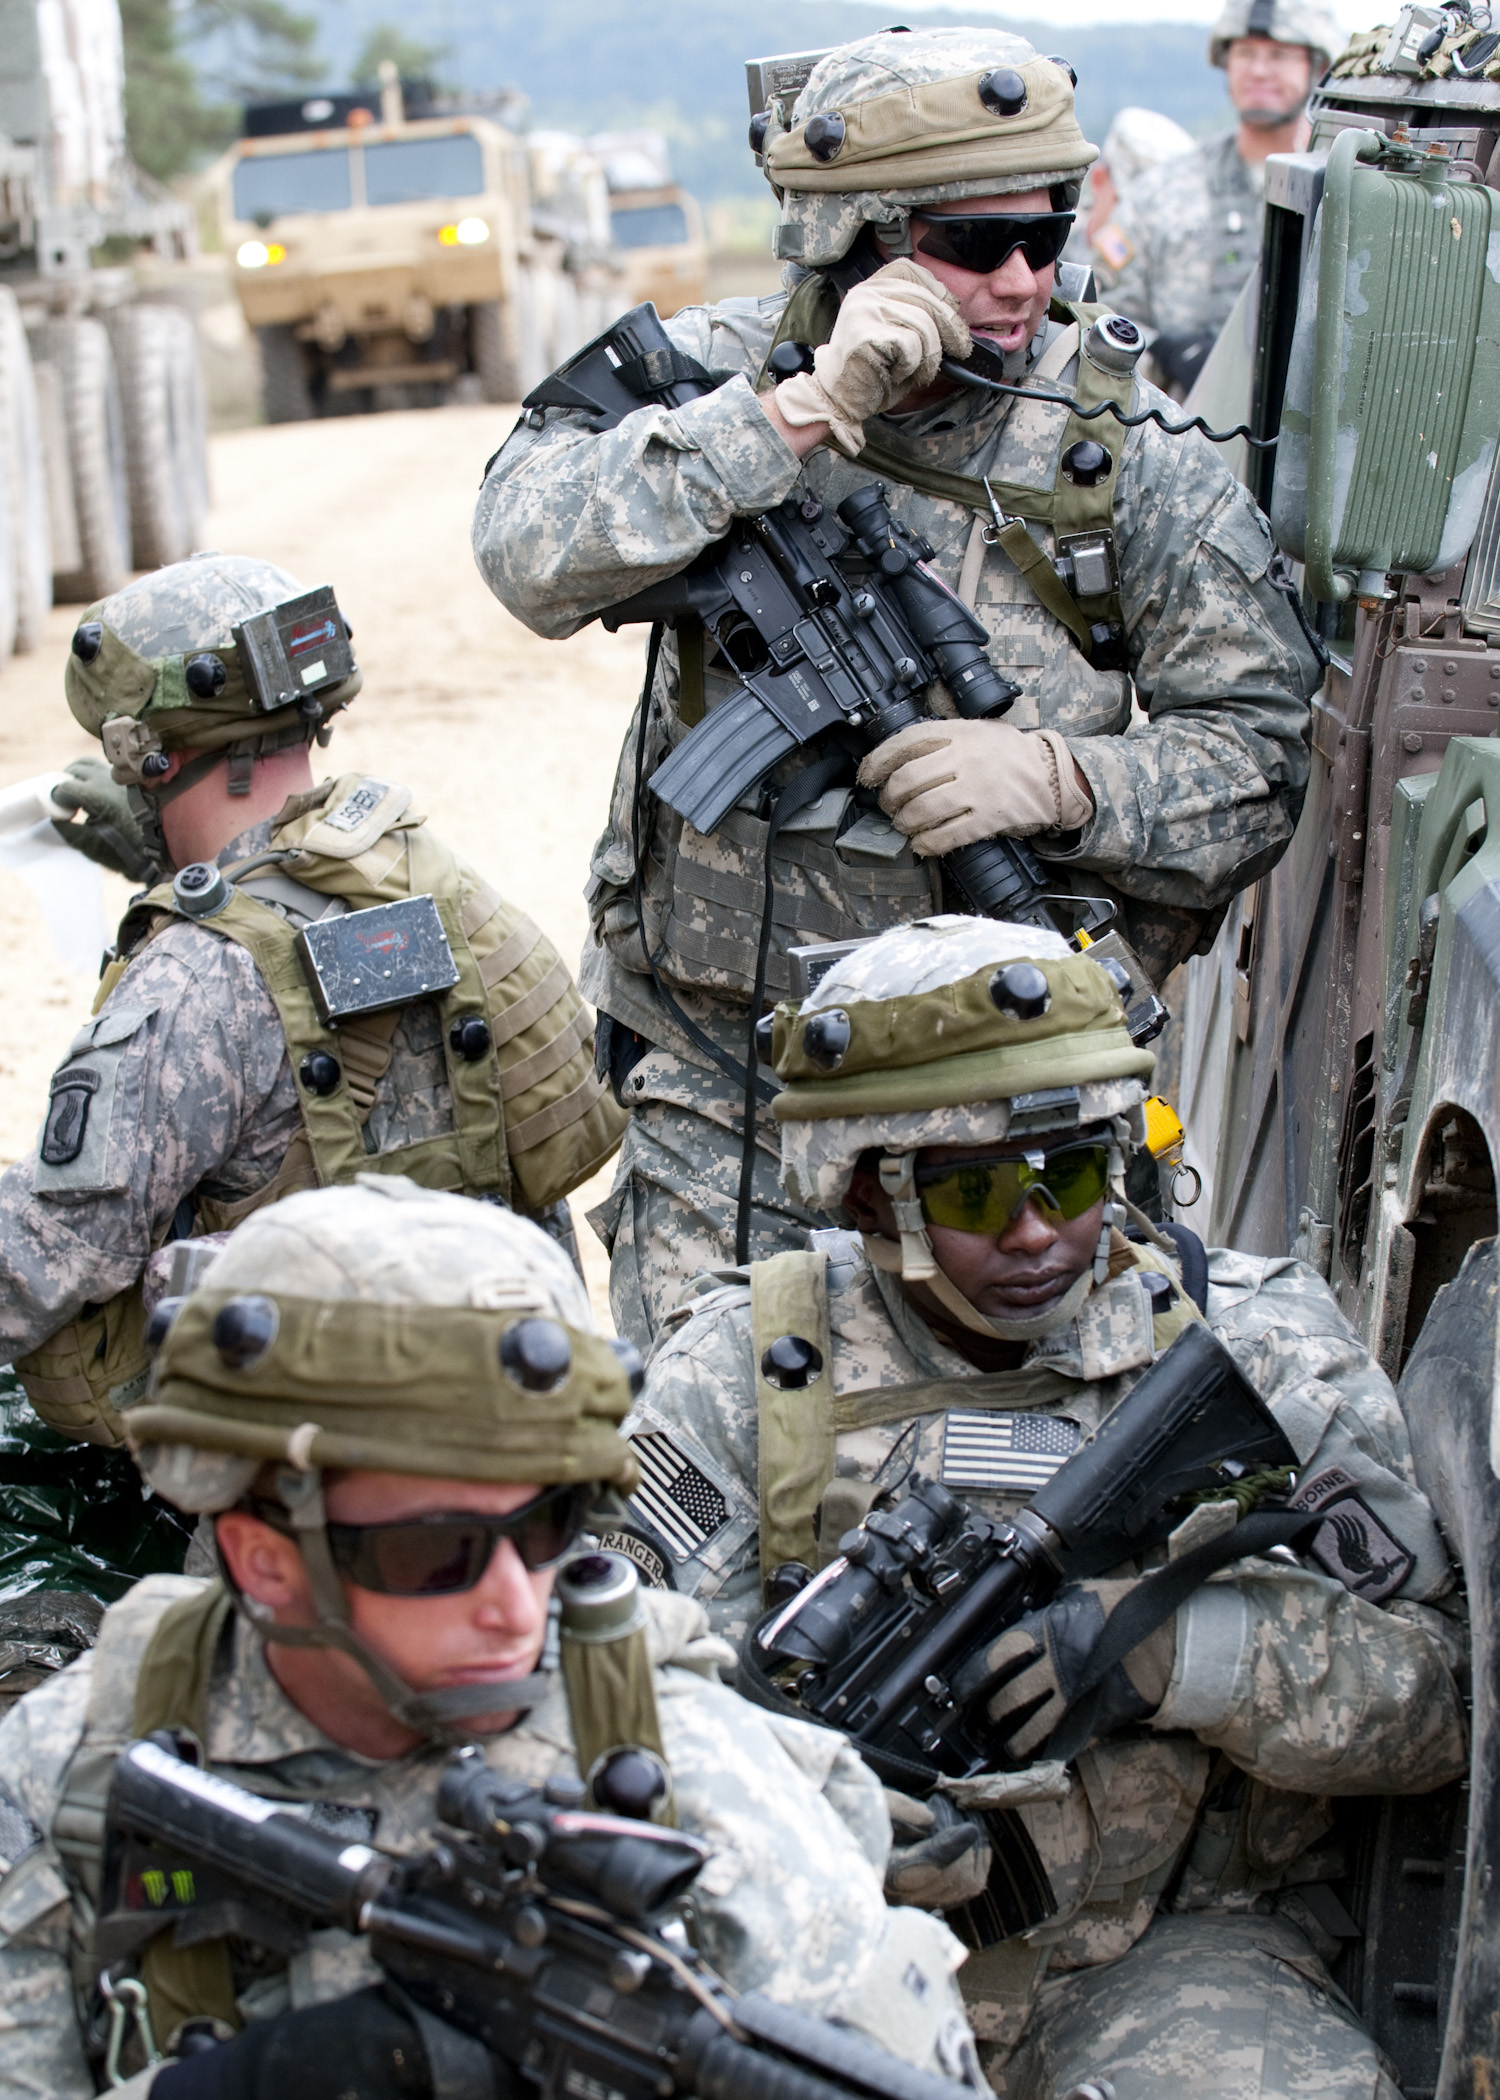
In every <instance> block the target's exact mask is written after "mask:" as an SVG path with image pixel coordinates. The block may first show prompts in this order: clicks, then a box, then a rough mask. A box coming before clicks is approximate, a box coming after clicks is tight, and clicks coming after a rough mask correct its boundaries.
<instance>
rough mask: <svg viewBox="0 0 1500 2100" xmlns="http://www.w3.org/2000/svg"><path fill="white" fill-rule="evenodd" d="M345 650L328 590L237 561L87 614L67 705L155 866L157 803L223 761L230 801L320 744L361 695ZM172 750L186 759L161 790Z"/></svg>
mask: <svg viewBox="0 0 1500 2100" xmlns="http://www.w3.org/2000/svg"><path fill="white" fill-rule="evenodd" d="M351 640H352V634H351V631H350V628H349V625H348V622H347V621H346V620H345V619H344V616H343V614H342V613H341V612H340V611H339V608H338V605H337V603H336V601H335V599H334V595H333V592H332V591H331V590H329V589H328V588H327V587H326V586H325V587H322V588H320V589H316V590H311V591H309V590H308V589H307V588H306V586H305V585H303V584H301V583H299V582H298V581H297V579H296V577H295V576H290V575H288V574H287V572H286V570H285V569H280V568H277V567H276V565H275V564H274V563H273V562H268V561H258V560H256V559H254V558H253V557H251V556H248V555H242V554H195V555H194V556H193V557H192V559H191V560H189V561H181V562H174V563H173V564H172V565H171V566H170V567H169V568H165V569H157V570H155V571H153V572H152V573H151V574H150V575H148V576H142V577H139V578H137V580H136V581H135V582H134V583H129V584H127V585H126V586H125V588H124V589H123V590H121V591H116V592H115V593H114V595H113V596H112V597H109V598H103V599H101V600H100V601H99V602H98V603H97V604H95V605H91V606H89V607H88V609H87V610H86V612H85V613H84V615H83V618H82V619H81V620H80V621H79V623H78V626H77V628H76V629H75V630H74V634H73V642H72V648H71V651H70V653H69V657H68V667H67V674H66V678H65V686H66V690H67V696H68V706H69V707H70V708H71V710H72V713H73V717H74V719H75V721H77V722H78V723H80V724H81V725H82V727H83V728H85V729H86V730H87V731H88V732H89V734H90V735H91V736H96V737H98V738H99V739H100V741H101V742H102V744H103V745H104V755H105V757H106V758H107V759H108V760H109V763H110V770H111V773H112V775H113V777H114V779H115V781H116V783H117V784H118V785H119V786H121V787H125V788H128V789H129V790H130V791H131V797H130V799H131V809H132V812H133V814H134V815H135V817H136V819H137V821H138V822H139V823H140V824H141V826H142V829H143V830H144V831H145V832H146V835H147V838H148V842H149V843H150V844H151V846H152V848H153V850H154V851H155V852H156V853H157V856H158V858H159V859H161V860H162V861H163V863H165V859H166V854H165V849H164V847H163V846H162V844H161V838H160V825H159V812H160V809H161V806H162V805H163V803H165V802H170V801H171V800H172V799H173V798H174V797H175V796H176V795H179V794H181V793H182V791H183V790H184V789H185V788H188V787H191V786H192V785H193V783H194V782H195V781H196V780H199V779H201V778H202V777H203V775H204V774H205V773H207V772H208V771H210V770H211V769H212V768H213V767H214V766H216V765H219V764H221V763H224V762H226V761H227V763H228V766H229V792H230V793H231V794H236V793H240V794H244V793H248V791H249V786H250V775H251V769H252V767H253V766H254V763H255V760H256V759H257V758H260V757H264V756H266V755H268V754H269V753H271V752H273V751H280V750H285V749H287V748H288V747H290V746H292V745H296V744H305V743H310V742H311V741H312V740H313V738H314V737H316V738H317V739H318V740H319V742H321V743H326V742H327V740H328V736H329V734H330V730H329V726H328V725H329V723H330V722H331V720H332V717H333V716H334V715H335V714H337V713H338V712H339V710H340V709H342V708H345V707H347V706H348V705H349V703H350V701H351V700H353V698H354V697H355V695H356V694H357V693H358V691H359V689H360V685H361V683H362V680H361V677H360V673H359V670H358V668H357V666H356V664H355V661H354V655H353V651H352V649H351V647H350V643H351ZM171 751H181V752H190V753H193V754H194V756H193V757H191V758H190V759H189V760H188V762H187V763H186V764H184V765H183V766H182V767H181V768H180V770H179V771H178V772H177V774H176V775H175V776H174V777H173V779H172V780H171V781H170V782H168V784H167V785H166V786H165V787H162V786H159V785H157V783H158V782H159V781H160V777H161V774H162V773H163V772H165V771H166V765H165V754H166V753H167V752H171ZM147 787H151V788H152V789H153V792H152V793H151V794H149V795H148V794H146V793H144V792H143V790H144V789H145V788H147Z"/></svg>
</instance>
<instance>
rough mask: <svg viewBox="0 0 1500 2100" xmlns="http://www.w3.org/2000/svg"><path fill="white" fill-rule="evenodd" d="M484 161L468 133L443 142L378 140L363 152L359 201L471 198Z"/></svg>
mask: <svg viewBox="0 0 1500 2100" xmlns="http://www.w3.org/2000/svg"><path fill="white" fill-rule="evenodd" d="M483 190H484V156H483V154H482V153H481V152H480V150H479V141H478V139H476V138H475V137H473V135H472V134H471V133H469V132H455V133H454V134H453V135H452V136H450V137H448V138H435V139H384V140H381V141H379V142H378V143H373V144H371V145H368V146H366V148H365V201H366V203H368V204H419V203H420V202H421V201H422V200H423V198H425V197H477V196H480V195H481V194H482V193H483Z"/></svg>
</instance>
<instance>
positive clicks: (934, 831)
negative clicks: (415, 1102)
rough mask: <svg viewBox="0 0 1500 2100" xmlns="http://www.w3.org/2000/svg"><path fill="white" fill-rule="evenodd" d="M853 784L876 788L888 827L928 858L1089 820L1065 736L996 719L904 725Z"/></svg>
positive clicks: (1087, 798)
mask: <svg viewBox="0 0 1500 2100" xmlns="http://www.w3.org/2000/svg"><path fill="white" fill-rule="evenodd" d="M859 784H860V786H861V787H876V788H879V789H880V806H881V808H882V809H883V810H884V811H885V813H886V815H887V816H888V817H889V818H890V820H891V822H892V823H893V824H894V825H895V826H896V828H897V830H898V831H904V832H905V833H906V835H907V837H908V838H909V839H910V840H911V842H912V846H913V848H914V849H915V850H916V852H918V853H922V854H928V855H931V854H938V853H952V852H954V851H955V850H956V848H958V847H959V846H969V845H972V844H973V842H974V840H975V839H994V838H1009V839H1024V838H1029V837H1030V836H1031V834H1032V833H1033V832H1036V831H1076V830H1077V829H1078V827H1079V826H1080V825H1081V824H1086V823H1087V822H1088V820H1089V818H1090V817H1091V816H1092V815H1093V814H1094V804H1093V801H1092V799H1091V798H1090V796H1088V795H1087V794H1086V793H1085V792H1084V790H1083V789H1082V788H1081V787H1080V786H1079V785H1078V775H1077V773H1076V771H1075V770H1074V766H1073V754H1072V752H1071V751H1070V750H1069V749H1068V745H1067V740H1066V738H1064V737H1062V736H1060V735H1059V734H1058V732H1057V731H1056V730H1055V729H1012V728H1011V727H1010V726H1009V724H1008V723H1005V722H966V721H962V720H959V721H936V722H914V723H913V724H912V726H911V728H910V729H901V730H898V731H897V733H896V734H895V736H892V737H887V738H886V740H885V742H884V743H883V744H880V745H878V746H877V747H876V749H875V750H873V751H872V752H871V753H870V754H869V756H868V757H867V758H866V759H865V760H864V762H863V763H862V764H861V766H860V769H859Z"/></svg>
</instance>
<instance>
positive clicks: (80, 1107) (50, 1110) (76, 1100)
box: [42, 1065, 104, 1167]
mask: <svg viewBox="0 0 1500 2100" xmlns="http://www.w3.org/2000/svg"><path fill="white" fill-rule="evenodd" d="M103 1083H104V1075H103V1074H102V1073H101V1072H98V1071H96V1070H95V1069H94V1068H93V1067H92V1066H91V1065H64V1067H63V1069H62V1070H61V1071H60V1072H56V1073H54V1074H53V1077H52V1085H51V1088H50V1093H51V1100H50V1101H49V1103H48V1106H47V1122H46V1126H45V1128H44V1129H43V1131H42V1159H43V1162H44V1164H45V1165H47V1166H49V1167H65V1166H67V1165H69V1163H70V1162H71V1161H73V1160H75V1159H77V1157H78V1155H79V1153H80V1152H81V1151H82V1150H83V1141H84V1139H85V1137H86V1136H87V1135H88V1127H89V1109H90V1107H91V1106H92V1103H93V1098H94V1096H95V1094H97V1093H98V1091H99V1089H100V1087H101V1086H102V1085H103Z"/></svg>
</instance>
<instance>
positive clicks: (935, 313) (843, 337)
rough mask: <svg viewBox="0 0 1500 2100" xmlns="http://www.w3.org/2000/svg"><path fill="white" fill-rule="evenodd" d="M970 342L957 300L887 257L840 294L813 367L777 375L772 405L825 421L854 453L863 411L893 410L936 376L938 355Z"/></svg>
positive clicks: (959, 351)
mask: <svg viewBox="0 0 1500 2100" xmlns="http://www.w3.org/2000/svg"><path fill="white" fill-rule="evenodd" d="M973 347H974V338H973V337H972V336H971V335H970V333H969V330H968V327H967V324H966V323H965V321H964V319H963V316H962V315H961V314H960V312H959V310H958V301H957V300H956V299H955V298H954V296H953V294H952V293H951V292H950V291H949V290H948V289H947V288H946V286H944V285H941V284H939V283H938V281H937V279H936V278H935V277H934V276H933V274H932V272H931V271H930V270H924V269H922V268H921V266H920V265H919V264H917V263H913V262H905V261H902V262H893V263H887V264H886V265H885V267H884V269H881V270H877V271H876V272H875V275H874V276H873V277H867V278H866V279H865V281H864V282H863V284H857V285H855V287H854V289H853V290H852V291H850V292H846V293H845V295H844V302H843V304H842V306H840V308H839V317H838V319H837V320H836V321H835V322H834V324H833V334H832V335H831V336H830V337H829V339H828V341H827V342H826V343H824V344H822V345H821V346H820V348H819V349H818V350H817V352H816V354H815V356H814V359H813V366H814V369H813V370H812V371H811V372H799V373H798V374H797V376H796V377H795V378H794V379H784V380H783V381H782V382H781V385H780V386H779V387H777V389H776V406H777V407H778V408H779V409H780V411H781V413H782V415H783V416H784V417H785V419H786V421H787V422H788V423H790V424H792V425H793V426H794V427H795V428H797V429H802V428H804V427H805V426H806V425H807V424H809V423H827V424H828V426H829V428H830V430H831V431H832V434H833V436H834V437H835V438H836V439H837V441H838V444H839V446H840V447H841V449H842V450H843V451H845V452H848V453H850V454H851V455H853V454H856V453H858V452H860V451H862V450H863V447H864V442H865V433H864V423H865V419H866V417H867V416H878V415H883V414H884V413H885V411H886V410H887V409H888V408H894V407H895V405H896V403H897V402H898V401H900V400H901V399H902V397H903V396H904V395H906V394H909V393H910V392H911V390H912V388H913V387H922V386H927V385H929V384H930V383H931V381H932V380H933V379H935V378H936V377H937V368H938V365H939V363H940V361H941V360H942V359H943V358H944V357H956V358H959V359H963V358H966V357H967V356H968V355H969V352H970V351H971V350H972V349H973Z"/></svg>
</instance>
